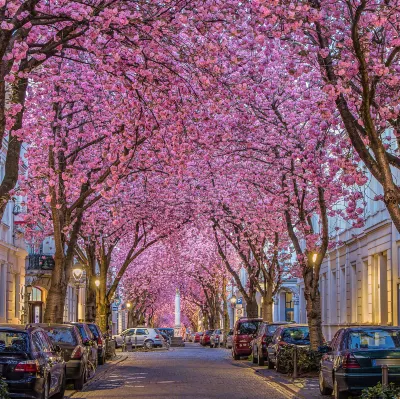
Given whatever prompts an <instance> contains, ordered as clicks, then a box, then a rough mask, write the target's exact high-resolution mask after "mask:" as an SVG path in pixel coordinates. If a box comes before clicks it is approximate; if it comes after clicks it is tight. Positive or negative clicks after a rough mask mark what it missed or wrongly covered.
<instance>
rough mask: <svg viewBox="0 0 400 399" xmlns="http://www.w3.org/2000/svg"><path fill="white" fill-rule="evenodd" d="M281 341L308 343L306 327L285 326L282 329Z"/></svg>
mask: <svg viewBox="0 0 400 399" xmlns="http://www.w3.org/2000/svg"><path fill="white" fill-rule="evenodd" d="M282 341H284V342H287V343H288V344H295V345H308V344H309V343H310V335H309V330H308V327H293V328H285V329H284V330H283V331H282Z"/></svg>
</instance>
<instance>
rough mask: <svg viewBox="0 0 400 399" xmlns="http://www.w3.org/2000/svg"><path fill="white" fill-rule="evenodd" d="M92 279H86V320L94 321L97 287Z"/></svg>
mask: <svg viewBox="0 0 400 399" xmlns="http://www.w3.org/2000/svg"><path fill="white" fill-rule="evenodd" d="M92 280H93V279H90V280H89V279H88V284H87V288H86V315H85V317H86V321H88V322H92V323H93V322H94V321H95V320H96V307H97V304H96V299H97V287H96V285H95V283H94V281H92Z"/></svg>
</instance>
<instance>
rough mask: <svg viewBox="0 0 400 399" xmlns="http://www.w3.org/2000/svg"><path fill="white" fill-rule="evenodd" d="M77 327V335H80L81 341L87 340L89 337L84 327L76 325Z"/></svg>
mask: <svg viewBox="0 0 400 399" xmlns="http://www.w3.org/2000/svg"><path fill="white" fill-rule="evenodd" d="M77 327H78V330H79V333H80V334H81V337H82V340H83V341H87V340H89V336H88V334H87V332H86V329H85V327H84V326H83V325H82V324H78V325H77Z"/></svg>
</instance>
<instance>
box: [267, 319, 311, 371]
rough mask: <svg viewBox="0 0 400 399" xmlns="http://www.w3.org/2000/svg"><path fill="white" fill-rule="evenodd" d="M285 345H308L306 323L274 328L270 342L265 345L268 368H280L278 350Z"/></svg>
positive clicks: (308, 332)
mask: <svg viewBox="0 0 400 399" xmlns="http://www.w3.org/2000/svg"><path fill="white" fill-rule="evenodd" d="M286 345H296V346H299V347H306V346H309V345H310V331H309V328H308V325H307V324H288V325H283V326H280V327H278V328H277V329H276V331H275V333H274V335H273V337H272V341H271V343H270V344H269V345H268V347H267V352H268V353H267V356H268V360H267V361H268V368H269V369H272V368H274V367H275V368H276V370H277V371H281V370H282V366H281V365H280V363H279V351H280V350H281V348H282V347H284V346H286Z"/></svg>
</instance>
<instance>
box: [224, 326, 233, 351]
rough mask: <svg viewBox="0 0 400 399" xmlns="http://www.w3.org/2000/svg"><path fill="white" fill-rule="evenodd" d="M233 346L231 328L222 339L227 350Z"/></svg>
mask: <svg viewBox="0 0 400 399" xmlns="http://www.w3.org/2000/svg"><path fill="white" fill-rule="evenodd" d="M232 345H233V328H231V329H230V330H229V331H228V334H226V335H225V337H224V346H225V348H227V349H231V348H232Z"/></svg>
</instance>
